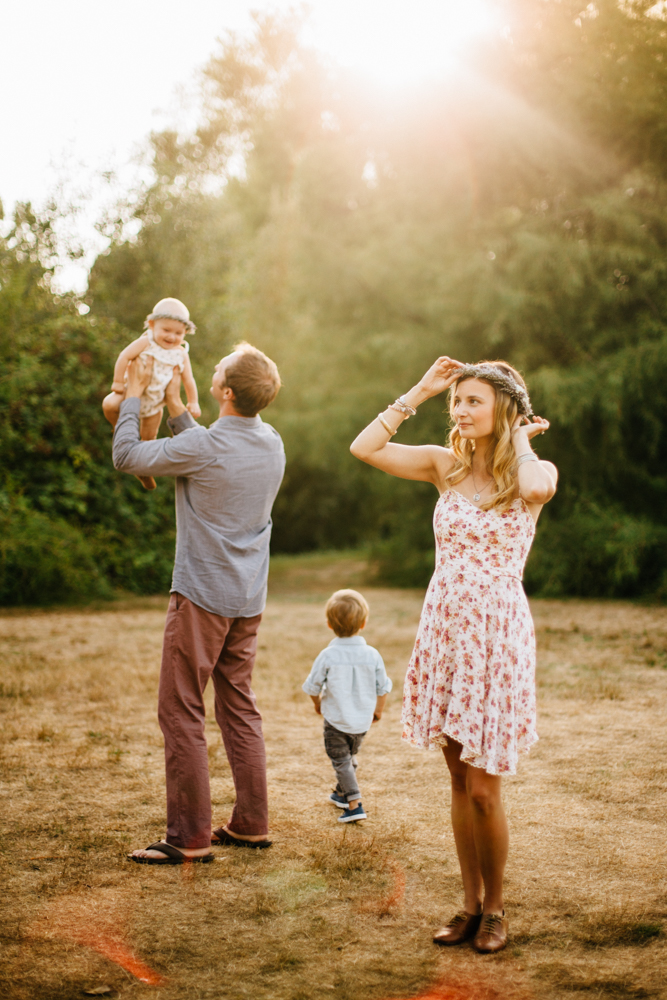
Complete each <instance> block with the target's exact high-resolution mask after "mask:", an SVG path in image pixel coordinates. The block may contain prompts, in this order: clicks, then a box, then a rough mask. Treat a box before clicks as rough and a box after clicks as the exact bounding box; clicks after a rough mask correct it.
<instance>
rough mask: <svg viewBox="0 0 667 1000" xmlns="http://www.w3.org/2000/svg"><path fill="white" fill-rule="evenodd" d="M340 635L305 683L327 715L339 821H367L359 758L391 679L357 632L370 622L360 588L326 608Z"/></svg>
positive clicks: (333, 599) (327, 747)
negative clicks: (360, 789)
mask: <svg viewBox="0 0 667 1000" xmlns="http://www.w3.org/2000/svg"><path fill="white" fill-rule="evenodd" d="M326 616H327V624H328V626H329V628H330V629H333V631H334V632H335V634H336V638H335V639H332V640H331V642H330V643H329V645H328V646H327V648H326V649H323V650H322V652H321V653H320V655H319V656H318V657H317V659H316V660H315V662H314V663H313V668H312V670H311V671H310V674H309V675H308V678H307V680H306V681H305V683H304V685H303V690H304V691H305V692H306V694H309V695H310V697H311V698H312V699H313V702H314V704H315V711H316V712H317V714H318V715H322V716H323V717H324V749H325V750H326V752H327V754H328V756H329V758H330V760H331V763H332V764H333V768H334V771H335V772H336V776H337V778H338V783H337V785H336V790H335V791H334V792H332V793H331V795H330V796H329V801H330V802H333V804H334V805H336V806H338V808H339V809H342V810H343V812H342V814H341V815H340V816H339V817H338V822H339V823H355V822H356V821H357V820H359V819H367V816H366V813H365V812H364V808H363V806H362V804H361V794H360V792H359V786H358V785H357V778H356V774H355V771H356V769H357V760H356V754H357V751H358V750H359V747H360V746H361V744H362V741H363V738H364V736H365V735H366V732H367V731H368V730H369V729H370V727H371V724H372V723H373V722H379V720H380V718H381V716H382V711H383V709H384V704H385V702H386V700H387V695H388V694H389V692H390V691H391V681H390V680H389V678H388V677H387V672H386V670H385V669H384V663H383V662H382V657H381V656H380V654H379V653H378V651H377V649H373V647H372V646H368V645H366V640H365V639H363V638H362V637H361V636H360V635H359V632H360V631H361V629H363V628H364V626H365V625H366V622H367V621H368V604H367V603H366V601H365V599H364V598H363V597H362V595H361V594H358V593H357V591H356V590H337V591H336V593H335V594H333V595H332V596H331V597H330V598H329V600H328V602H327V607H326Z"/></svg>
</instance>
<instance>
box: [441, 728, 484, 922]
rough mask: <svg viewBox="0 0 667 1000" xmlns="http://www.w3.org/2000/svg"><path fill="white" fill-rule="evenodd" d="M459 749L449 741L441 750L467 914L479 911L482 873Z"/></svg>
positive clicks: (457, 745)
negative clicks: (448, 779)
mask: <svg viewBox="0 0 667 1000" xmlns="http://www.w3.org/2000/svg"><path fill="white" fill-rule="evenodd" d="M462 749H463V748H462V746H461V744H460V743H456V742H455V741H454V740H449V741H448V742H447V746H446V747H443V752H444V755H445V760H446V762H447V767H448V768H449V774H450V776H451V779H452V829H453V831H454V842H455V844H456V853H457V855H458V858H459V865H460V867H461V877H462V879H463V893H464V899H463V908H464V909H465V911H466V913H480V912H481V910H482V895H483V883H482V871H481V868H480V864H479V861H478V858H477V849H476V847H475V834H474V829H473V808H472V803H471V801H470V797H469V794H468V770H469V768H468V765H467V764H464V763H463V762H462V760H461V750H462Z"/></svg>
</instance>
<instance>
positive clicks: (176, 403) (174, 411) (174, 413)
mask: <svg viewBox="0 0 667 1000" xmlns="http://www.w3.org/2000/svg"><path fill="white" fill-rule="evenodd" d="M164 401H165V403H166V404H167V409H168V410H169V416H170V417H180V416H181V414H182V413H185V406H184V405H183V400H182V399H181V373H180V370H179V369H178V368H174V374H173V376H172V379H171V382H169V384H168V385H167V388H166V389H165V393H164Z"/></svg>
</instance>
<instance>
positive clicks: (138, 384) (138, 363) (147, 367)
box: [125, 358, 153, 399]
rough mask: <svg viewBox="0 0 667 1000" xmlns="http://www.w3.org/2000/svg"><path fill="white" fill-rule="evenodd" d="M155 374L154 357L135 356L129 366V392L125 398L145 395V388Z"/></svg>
mask: <svg viewBox="0 0 667 1000" xmlns="http://www.w3.org/2000/svg"><path fill="white" fill-rule="evenodd" d="M152 374H153V359H152V358H146V360H145V361H142V360H141V358H135V359H134V361H130V363H129V365H128V368H127V393H126V396H125V398H126V399H131V398H132V397H133V396H134V397H135V398H136V399H138V398H139V396H142V395H143V392H144V389H145V388H146V387H147V386H148V383H149V382H150V380H151V375H152Z"/></svg>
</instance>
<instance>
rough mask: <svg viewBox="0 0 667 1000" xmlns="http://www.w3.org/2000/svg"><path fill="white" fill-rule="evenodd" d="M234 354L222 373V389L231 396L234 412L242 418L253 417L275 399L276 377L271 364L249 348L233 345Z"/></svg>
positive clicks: (276, 389)
mask: <svg viewBox="0 0 667 1000" xmlns="http://www.w3.org/2000/svg"><path fill="white" fill-rule="evenodd" d="M234 354H235V355H236V356H235V358H234V360H232V361H230V362H229V364H228V365H227V368H226V369H225V385H226V386H229V388H230V389H231V390H232V392H233V393H234V409H235V410H238V412H239V413H240V414H241V416H243V417H255V416H257V414H258V413H259V411H260V410H263V409H264V408H265V407H266V406H268V405H269V403H272V402H273V400H274V399H275V398H276V396H277V395H278V390H279V389H280V375H279V374H278V369H277V367H276V364H275V361H272V360H271V358H267V356H266V354H264V353H263V352H262V351H260V350H258V348H256V347H253V346H252V344H248V343H246V342H245V341H242V342H241V343H240V344H236V345H235V346H234Z"/></svg>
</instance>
